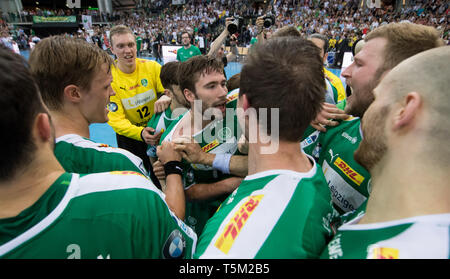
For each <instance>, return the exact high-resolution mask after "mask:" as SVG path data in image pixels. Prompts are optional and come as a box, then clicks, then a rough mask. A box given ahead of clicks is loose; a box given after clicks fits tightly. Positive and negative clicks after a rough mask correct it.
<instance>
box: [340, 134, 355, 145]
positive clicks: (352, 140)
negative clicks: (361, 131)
mask: <svg viewBox="0 0 450 279" xmlns="http://www.w3.org/2000/svg"><path fill="white" fill-rule="evenodd" d="M341 136H342V137H344V138H345V139H346V140H348V141H349V142H351V143H352V144H355V143H356V142H357V141H358V139H357V138H356V137H352V136H350V135H349V134H348V133H347V132H343V133H342V134H341Z"/></svg>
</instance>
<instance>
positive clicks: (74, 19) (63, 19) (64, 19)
mask: <svg viewBox="0 0 450 279" xmlns="http://www.w3.org/2000/svg"><path fill="white" fill-rule="evenodd" d="M58 22H67V23H76V22H77V17H76V16H48V17H45V16H33V23H58Z"/></svg>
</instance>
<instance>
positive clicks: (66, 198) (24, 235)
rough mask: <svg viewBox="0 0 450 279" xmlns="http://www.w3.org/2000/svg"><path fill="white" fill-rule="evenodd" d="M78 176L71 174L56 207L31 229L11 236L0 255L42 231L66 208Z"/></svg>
mask: <svg viewBox="0 0 450 279" xmlns="http://www.w3.org/2000/svg"><path fill="white" fill-rule="evenodd" d="M79 178H80V176H79V174H73V175H72V180H71V181H70V185H69V187H68V189H67V192H66V194H65V195H64V197H63V198H62V200H61V202H60V203H59V204H58V205H57V206H56V208H55V209H54V210H53V211H52V212H51V213H50V214H49V215H47V217H45V218H44V219H42V221H40V222H39V223H37V224H36V225H34V226H33V227H31V229H29V230H27V231H25V232H24V233H22V234H20V235H19V236H17V237H16V238H13V239H12V240H10V241H8V242H6V243H5V244H3V245H2V246H0V257H1V256H3V255H4V254H6V253H8V252H9V251H11V250H13V249H14V248H16V247H17V246H19V245H21V244H22V243H24V242H26V241H28V240H30V239H31V238H33V237H34V236H36V235H37V234H39V233H40V232H42V231H43V230H44V229H45V228H47V227H48V226H50V225H51V224H52V223H53V222H54V221H55V220H56V219H57V218H58V217H59V216H60V215H61V213H62V212H63V211H64V209H66V206H67V204H68V203H69V202H70V200H71V199H72V198H73V196H74V195H75V193H76V191H77V190H78V187H77V186H78V180H79Z"/></svg>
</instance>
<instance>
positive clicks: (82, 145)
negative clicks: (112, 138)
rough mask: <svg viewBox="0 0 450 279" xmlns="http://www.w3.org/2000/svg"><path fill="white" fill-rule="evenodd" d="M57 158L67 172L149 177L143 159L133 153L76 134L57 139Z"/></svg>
mask: <svg viewBox="0 0 450 279" xmlns="http://www.w3.org/2000/svg"><path fill="white" fill-rule="evenodd" d="M55 141H56V144H55V152H54V153H55V156H56V158H57V159H58V161H59V163H60V164H61V165H62V166H63V168H64V169H65V170H66V171H67V172H73V173H97V172H107V171H135V172H139V173H142V174H143V175H145V176H146V177H148V172H147V170H146V169H145V167H144V163H143V162H142V159H141V158H139V157H137V156H136V155H134V154H132V153H131V152H129V151H127V150H125V149H122V148H116V147H111V146H108V145H107V144H102V143H96V142H94V141H92V140H90V139H87V138H83V137H81V136H79V135H75V134H67V135H64V136H61V137H58V138H56V140H55Z"/></svg>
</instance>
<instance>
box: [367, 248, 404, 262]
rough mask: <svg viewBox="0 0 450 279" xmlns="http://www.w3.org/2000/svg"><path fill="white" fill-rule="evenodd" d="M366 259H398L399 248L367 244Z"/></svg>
mask: <svg viewBox="0 0 450 279" xmlns="http://www.w3.org/2000/svg"><path fill="white" fill-rule="evenodd" d="M368 250H369V254H368V256H367V258H368V259H398V258H399V252H400V251H399V250H398V249H395V248H388V247H379V246H377V245H371V246H369V249H368Z"/></svg>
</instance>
